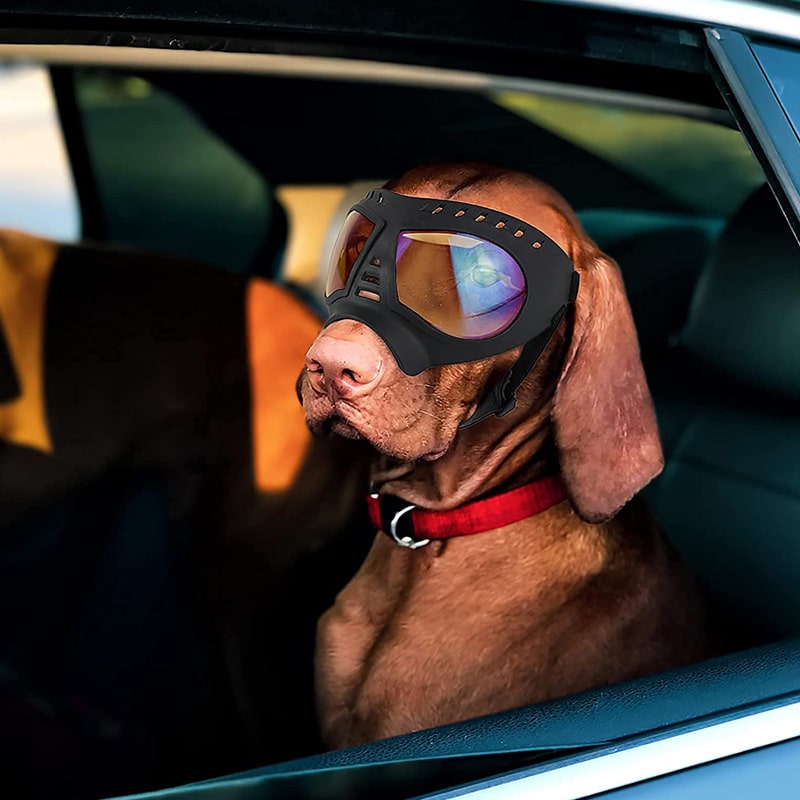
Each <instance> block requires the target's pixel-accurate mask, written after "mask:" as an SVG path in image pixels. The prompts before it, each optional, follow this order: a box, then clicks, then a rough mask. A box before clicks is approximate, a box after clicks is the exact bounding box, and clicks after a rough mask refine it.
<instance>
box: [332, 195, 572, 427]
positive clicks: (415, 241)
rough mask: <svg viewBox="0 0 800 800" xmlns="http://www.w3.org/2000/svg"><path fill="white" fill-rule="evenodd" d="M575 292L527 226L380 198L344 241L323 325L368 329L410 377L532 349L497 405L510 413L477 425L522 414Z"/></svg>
mask: <svg viewBox="0 0 800 800" xmlns="http://www.w3.org/2000/svg"><path fill="white" fill-rule="evenodd" d="M577 290H578V273H577V272H575V271H574V269H573V265H572V262H571V261H570V259H569V257H568V256H567V255H566V254H565V253H564V251H563V250H561V248H560V247H559V246H558V245H557V244H556V243H555V242H553V241H552V240H551V239H550V238H548V237H547V236H546V235H545V234H544V233H542V232H541V231H540V230H537V229H536V228H534V227H533V226H532V225H529V224H528V223H526V222H523V221H521V220H519V219H516V218H515V217H511V216H509V215H508V214H503V213H501V212H499V211H495V210H493V209H489V208H485V207H483V206H476V205H472V204H469V203H462V202H459V201H455V200H434V199H428V198H418V197H408V196H406V195H400V194H396V193H394V192H391V191H389V190H387V189H372V190H371V191H369V192H368V193H367V195H366V196H365V197H364V198H363V199H362V200H360V201H359V202H357V203H356V204H355V205H353V206H352V208H351V209H350V212H349V213H348V215H347V218H346V219H345V222H344V224H343V226H342V229H341V231H340V232H339V235H338V237H337V239H336V244H335V245H334V248H333V252H332V254H331V261H330V266H329V271H328V283H327V288H326V292H325V302H326V304H327V307H328V311H329V312H330V316H329V317H328V319H327V320H326V322H325V324H326V325H329V324H330V323H332V322H335V321H336V320H340V319H354V320H357V321H359V322H362V323H363V324H365V325H367V326H369V327H370V328H372V329H373V330H374V331H375V332H376V333H377V334H378V335H379V336H380V337H381V339H383V341H384V342H385V343H386V346H387V347H388V348H389V349H390V350H391V352H392V354H393V355H394V357H395V359H396V360H397V364H398V366H399V367H400V369H402V370H403V372H405V373H406V374H408V375H417V374H419V373H420V372H422V371H423V370H425V369H428V368H429V367H433V366H439V365H443V364H457V363H462V362H466V361H476V360H478V359H482V358H488V357H490V356H494V355H499V354H500V353H503V352H505V351H507V350H510V349H512V348H514V347H518V346H519V345H525V348H524V350H523V354H522V355H521V356H520V359H519V360H518V362H517V364H516V365H515V368H514V372H515V376H514V379H513V380H512V378H511V375H510V373H509V376H507V379H506V381H505V382H504V384H503V385H504V386H505V387H506V388H505V389H503V390H502V391H503V393H504V397H502V398H500V397H498V398H497V399H498V401H499V402H500V405H502V408H501V407H497V408H492V409H490V410H488V411H486V413H483V410H481V414H480V415H474V416H473V417H472V418H471V419H470V421H469V424H473V423H474V422H477V421H478V418H476V416H478V417H479V418H480V419H482V418H483V417H484V416H487V415H488V414H489V413H497V414H500V413H501V412H502V413H506V412H507V411H510V410H511V408H513V406H514V398H513V394H514V391H516V387H517V386H518V385H519V383H520V382H521V381H522V379H523V378H524V377H525V375H526V374H527V373H528V372H529V371H530V369H531V367H532V366H533V364H534V363H535V361H536V359H537V358H538V357H539V355H540V354H541V352H542V350H543V349H544V347H545V345H546V344H547V342H548V341H549V339H550V337H551V336H552V334H553V332H554V331H555V329H556V327H557V326H558V323H559V322H560V321H561V319H562V317H563V316H564V313H565V312H566V309H567V307H568V306H569V304H570V303H571V302H573V301H574V299H575V297H576V295H577ZM523 369H524V374H520V372H521V371H522V370H523ZM510 381H511V383H512V384H513V385H510V384H509V382H510ZM509 390H510V396H509V395H508V393H509ZM494 405H498V404H497V403H495V404H494Z"/></svg>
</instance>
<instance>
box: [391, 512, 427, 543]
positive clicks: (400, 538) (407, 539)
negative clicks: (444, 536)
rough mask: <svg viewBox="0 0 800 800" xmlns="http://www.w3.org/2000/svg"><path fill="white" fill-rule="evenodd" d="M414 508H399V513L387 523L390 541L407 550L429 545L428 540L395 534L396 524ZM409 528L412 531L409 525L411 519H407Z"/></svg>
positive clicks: (411, 526) (411, 525)
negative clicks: (392, 540)
mask: <svg viewBox="0 0 800 800" xmlns="http://www.w3.org/2000/svg"><path fill="white" fill-rule="evenodd" d="M415 508H416V506H414V505H407V506H406V507H405V508H401V509H400V510H399V511H397V512H396V513H395V515H394V516H393V517H392V519H391V520H390V521H389V535H390V536H391V537H392V539H394V540H395V542H397V544H399V545H400V547H407V548H408V549H409V550H417V549H419V548H420V547H425V545H426V544H430V543H431V540H430V539H415V538H414V537H413V536H410V535H409V534H406V535H404V536H401V535H400V534H398V533H397V525H398V523H399V522H400V521H401V520H402V519H403V518H404V517H405V515H406V514H407V513H408V512H409V511H413V510H414V509H415ZM407 520H408V523H409V526H410V528H411V530H412V531H413V530H414V526H413V524H411V518H410V517H409V518H407Z"/></svg>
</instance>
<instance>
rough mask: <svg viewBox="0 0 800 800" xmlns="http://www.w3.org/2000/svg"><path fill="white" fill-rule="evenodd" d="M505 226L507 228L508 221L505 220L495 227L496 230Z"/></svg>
mask: <svg viewBox="0 0 800 800" xmlns="http://www.w3.org/2000/svg"><path fill="white" fill-rule="evenodd" d="M505 226H506V221H505V220H504V219H501V220H500V222H498V223H497V225H495V228H505Z"/></svg>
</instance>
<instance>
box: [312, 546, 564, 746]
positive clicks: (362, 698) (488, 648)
mask: <svg viewBox="0 0 800 800" xmlns="http://www.w3.org/2000/svg"><path fill="white" fill-rule="evenodd" d="M453 550H455V548H453ZM457 555H458V557H454V553H451V552H448V551H447V550H445V552H444V553H443V554H442V556H441V557H438V558H437V557H436V556H435V555H433V554H432V553H430V552H429V553H424V551H415V552H411V551H407V550H402V549H400V548H397V547H396V546H395V545H394V544H393V543H391V542H390V541H389V540H388V539H386V538H385V537H383V536H382V535H381V536H380V537H379V538H378V539H377V540H376V542H375V544H374V545H373V548H372V551H371V552H370V554H369V556H368V558H367V559H366V561H365V563H364V565H363V566H362V568H361V570H360V571H359V573H358V574H357V575H356V576H355V578H354V579H353V580H352V581H351V582H350V583H349V584H348V586H347V587H346V588H345V589H344V590H343V591H342V593H341V594H340V595H339V597H338V599H337V602H336V604H335V606H334V607H333V608H331V609H330V610H329V611H328V612H327V613H326V614H325V615H324V616H323V617H322V619H321V620H320V623H319V627H318V639H317V664H316V668H317V703H318V710H319V716H320V722H321V726H322V731H323V736H324V737H325V739H326V741H327V743H328V744H329V745H331V746H336V747H339V746H344V745H349V744H353V743H356V742H359V741H367V740H371V739H376V738H382V737H385V736H390V735H394V734H395V733H399V732H404V731H408V730H415V729H420V728H425V727H430V726H433V725H438V724H442V723H445V722H450V721H454V720H457V719H462V718H464V717H466V716H477V715H480V714H483V713H488V712H489V711H491V710H496V709H499V708H508V707H512V706H514V705H517V704H523V703H525V702H531V700H532V699H536V697H537V695H539V694H541V696H542V697H544V696H548V695H551V694H553V693H554V692H555V691H556V688H555V686H554V685H553V684H554V681H555V683H556V684H557V677H555V678H554V676H557V675H558V670H554V669H550V668H549V667H552V666H553V665H554V664H556V663H557V661H558V659H559V658H560V656H561V655H562V654H561V653H560V652H558V651H557V650H556V649H555V648H553V646H552V643H553V641H555V640H558V639H559V638H560V637H559V633H558V628H559V626H560V625H562V619H561V616H562V615H561V614H560V613H559V609H560V608H561V607H563V606H564V604H565V602H566V598H567V595H568V594H571V591H572V587H570V589H569V590H568V591H564V590H563V589H560V588H558V587H555V588H554V587H553V585H552V581H549V580H548V579H547V576H546V574H544V572H545V570H544V569H542V570H538V569H537V567H536V565H535V564H528V565H525V568H523V569H521V568H520V565H519V564H518V563H515V562H514V559H513V558H512V557H511V556H510V555H504V554H499V555H498V554H495V555H492V554H491V553H489V554H484V557H483V558H481V557H480V555H479V553H478V552H476V553H474V554H468V553H464V552H463V551H462V552H461V553H459V554H457ZM470 555H473V556H474V557H472V558H471V557H470Z"/></svg>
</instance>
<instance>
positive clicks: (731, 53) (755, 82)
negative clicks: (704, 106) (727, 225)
mask: <svg viewBox="0 0 800 800" xmlns="http://www.w3.org/2000/svg"><path fill="white" fill-rule="evenodd" d="M706 41H707V44H708V50H709V68H710V70H711V72H712V75H713V77H714V79H715V80H716V82H717V85H718V86H719V89H720V91H721V93H722V96H723V98H724V99H725V102H726V103H727V105H728V108H729V109H730V112H731V114H732V115H733V117H734V119H736V121H737V124H738V125H739V128H740V129H741V131H742V134H743V136H744V137H745V140H746V141H747V143H748V145H749V146H750V149H751V150H752V151H753V154H754V155H755V157H756V158H757V159H758V161H759V163H760V164H761V167H762V169H763V170H764V173H765V176H766V178H767V182H768V183H769V185H770V187H771V189H772V191H773V193H774V194H775V198H776V200H777V201H778V204H779V206H780V208H781V210H782V211H783V214H784V216H785V217H786V220H787V222H788V224H789V227H790V229H791V230H792V233H793V234H794V236H795V238H796V239H797V241H798V244H800V139H798V136H797V134H796V132H795V128H794V126H793V124H792V121H791V119H790V118H789V117H788V115H787V112H786V110H785V109H784V107H783V105H782V104H781V103H780V101H779V99H778V97H777V95H776V94H775V92H774V90H773V88H772V86H771V85H770V82H769V79H768V77H767V75H766V74H765V72H764V69H763V67H762V65H761V63H760V62H759V60H758V58H757V56H756V54H755V52H754V51H753V48H752V46H751V39H750V37H748V36H746V35H745V34H743V33H740V32H738V31H734V30H729V29H724V28H708V29H706ZM783 45H784V46H785V43H783Z"/></svg>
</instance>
